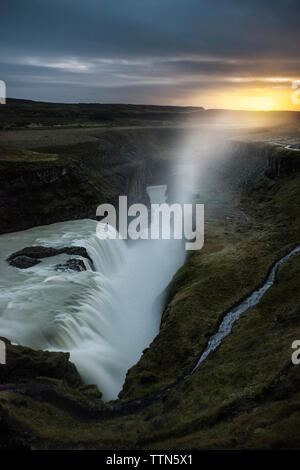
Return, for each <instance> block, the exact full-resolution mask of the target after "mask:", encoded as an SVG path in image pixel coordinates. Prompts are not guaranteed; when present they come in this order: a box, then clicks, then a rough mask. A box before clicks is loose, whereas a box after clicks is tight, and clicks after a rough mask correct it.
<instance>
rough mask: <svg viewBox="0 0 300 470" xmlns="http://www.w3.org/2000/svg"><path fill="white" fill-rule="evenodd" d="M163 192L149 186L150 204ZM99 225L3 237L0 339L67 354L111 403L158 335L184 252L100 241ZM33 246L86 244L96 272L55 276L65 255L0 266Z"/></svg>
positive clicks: (65, 225) (164, 244)
mask: <svg viewBox="0 0 300 470" xmlns="http://www.w3.org/2000/svg"><path fill="white" fill-rule="evenodd" d="M165 192H166V187H165V186H157V187H152V188H151V187H150V188H148V194H149V196H150V198H151V200H152V202H155V203H157V202H164V201H165ZM96 225H97V223H96V222H95V221H93V220H89V219H84V220H76V221H68V222H62V223H56V224H51V225H47V226H42V227H35V228H33V229H29V230H25V231H22V232H16V233H10V234H5V235H1V236H0V259H1V261H0V276H1V277H0V279H1V280H0V288H1V291H0V336H4V337H7V338H9V339H11V340H12V341H13V342H15V343H18V344H22V345H25V346H29V347H32V348H35V349H44V350H50V351H68V352H70V355H71V360H72V361H73V362H74V363H75V364H76V366H77V369H78V371H79V373H80V374H81V376H82V378H83V379H84V381H85V382H86V383H96V384H97V385H98V387H99V389H100V390H101V391H102V393H103V397H104V399H105V400H110V399H114V398H116V397H117V395H118V393H119V391H120V390H121V388H122V384H123V382H124V379H125V375H126V372H127V370H128V368H130V367H131V366H132V365H133V364H135V363H136V362H137V361H138V359H139V357H140V355H141V353H142V351H143V349H145V348H146V347H147V346H148V345H149V344H150V343H151V341H152V340H153V338H154V337H155V336H156V334H157V333H158V331H159V325H160V318H161V313H162V308H163V300H162V296H161V294H162V292H163V290H164V289H165V288H166V286H167V285H168V283H169V282H170V280H171V278H172V276H173V274H174V273H175V272H176V270H177V269H178V268H179V267H180V265H181V264H182V263H183V262H184V256H185V255H184V250H183V245H182V243H181V241H180V240H137V241H132V242H131V243H127V242H126V241H125V240H121V239H117V240H113V239H105V240H103V239H101V238H100V237H99V236H97V235H96ZM109 230H113V229H112V228H109ZM33 245H45V246H56V247H61V246H71V245H78V246H85V247H86V249H87V251H88V253H89V255H90V256H91V258H92V259H93V262H94V265H95V269H96V271H92V270H91V268H90V267H89V266H88V263H86V266H87V267H88V270H87V271H82V272H58V271H56V270H55V269H54V267H55V265H56V264H58V263H61V262H62V261H65V260H66V259H68V258H72V256H68V255H59V256H55V257H51V258H44V259H43V260H42V262H41V263H40V264H38V265H36V266H33V267H31V268H28V269H25V270H20V269H18V268H14V267H12V266H9V265H8V263H7V262H6V261H5V259H6V258H7V256H8V255H10V254H11V253H13V252H15V251H17V250H20V249H22V248H24V247H26V246H33ZM73 258H74V256H73ZM76 258H77V256H76Z"/></svg>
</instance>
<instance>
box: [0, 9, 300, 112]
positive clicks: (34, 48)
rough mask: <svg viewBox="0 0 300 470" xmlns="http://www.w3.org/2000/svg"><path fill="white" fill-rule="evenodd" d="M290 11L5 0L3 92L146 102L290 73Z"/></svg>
mask: <svg viewBox="0 0 300 470" xmlns="http://www.w3.org/2000/svg"><path fill="white" fill-rule="evenodd" d="M299 13H300V3H299V1H298V0H285V1H284V0H281V1H279V0H274V1H272V0H269V1H253V0H251V1H250V0H249V1H248V0H247V1H242V0H224V1H217V0H210V1H208V0H206V1H201V0H110V1H108V0H102V1H101V0H85V1H83V0H43V1H41V0H27V1H26V2H25V1H24V0H10V1H9V2H5V4H3V5H2V6H1V31H0V53H1V58H2V59H1V72H0V74H1V76H0V78H1V79H4V80H5V81H6V82H7V88H8V94H9V95H10V96H18V97H27V98H33V99H34V98H37V99H44V100H47V99H48V100H58V99H60V100H63V101H83V100H86V99H88V100H89V101H98V100H101V101H114V102H117V101H119V102H120V101H123V102H124V101H126V102H128V101H132V102H142V101H144V102H154V103H155V102H156V103H157V102H162V101H164V102H165V103H167V102H172V103H173V101H174V100H175V99H176V96H179V97H182V99H184V97H185V96H186V95H187V93H189V92H192V91H195V90H197V89H199V92H200V91H201V90H202V91H203V90H205V89H206V88H210V87H211V86H212V84H213V86H216V83H217V84H218V86H222V87H225V88H226V87H228V84H231V86H233V85H234V86H245V83H247V80H258V81H259V80H260V79H261V78H262V77H274V76H283V77H292V78H297V77H299V75H300V70H299V69H300V67H299V65H298V56H299V45H300V33H299V26H298V22H299ZM232 79H233V80H232ZM238 79H241V81H240V82H239V81H238ZM237 83H239V85H237ZM264 86H265V85H264ZM34 90H36V93H35V91H34ZM76 90H77V91H76Z"/></svg>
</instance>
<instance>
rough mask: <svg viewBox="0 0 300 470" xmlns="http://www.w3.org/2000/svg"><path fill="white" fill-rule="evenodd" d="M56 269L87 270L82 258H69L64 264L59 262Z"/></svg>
mask: <svg viewBox="0 0 300 470" xmlns="http://www.w3.org/2000/svg"><path fill="white" fill-rule="evenodd" d="M55 269H56V271H70V270H71V271H86V267H85V265H84V262H83V261H82V260H81V259H75V258H72V259H68V260H67V261H66V262H65V263H63V264H57V265H56V266H55Z"/></svg>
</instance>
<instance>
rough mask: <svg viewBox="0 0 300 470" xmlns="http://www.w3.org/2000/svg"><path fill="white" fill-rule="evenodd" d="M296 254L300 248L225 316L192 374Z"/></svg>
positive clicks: (258, 299)
mask: <svg viewBox="0 0 300 470" xmlns="http://www.w3.org/2000/svg"><path fill="white" fill-rule="evenodd" d="M296 253H300V246H297V247H296V248H294V249H293V250H292V251H290V252H289V253H288V254H287V255H285V256H283V257H282V258H281V259H280V260H278V261H277V262H276V263H275V264H274V266H273V267H272V269H271V271H270V273H269V275H268V278H267V280H266V282H265V283H264V284H263V286H262V287H260V288H259V289H257V290H255V291H254V292H252V294H250V295H249V296H248V297H247V298H246V299H245V300H244V301H243V302H241V303H240V304H238V305H237V306H236V307H234V308H233V309H232V310H230V312H228V313H227V314H226V315H225V317H224V318H223V321H222V323H221V325H220V327H219V330H218V332H217V333H216V334H214V335H213V336H212V337H211V338H210V339H209V341H208V344H207V347H206V349H205V351H204V352H203V354H202V355H201V356H200V359H199V361H198V362H197V364H196V365H195V367H194V368H193V370H192V372H191V373H193V372H194V371H195V370H196V369H197V368H198V367H199V365H200V364H201V363H202V362H203V361H205V359H206V358H207V357H208V356H209V355H210V353H212V352H213V351H215V350H216V349H217V348H218V347H219V346H220V344H221V343H222V341H223V339H224V338H225V337H226V336H227V335H229V333H230V332H231V330H232V327H233V325H234V323H235V322H236V321H237V320H238V319H239V318H240V316H241V315H242V314H243V313H245V312H246V311H247V310H248V309H249V308H251V307H254V306H255V305H257V304H258V303H259V302H260V300H261V298H262V296H263V295H264V294H265V293H266V292H267V290H269V289H270V287H271V286H272V285H273V284H274V281H275V277H276V272H277V269H278V267H279V266H280V265H281V264H282V263H284V262H285V261H287V260H288V259H290V258H291V257H292V256H294V255H295V254H296Z"/></svg>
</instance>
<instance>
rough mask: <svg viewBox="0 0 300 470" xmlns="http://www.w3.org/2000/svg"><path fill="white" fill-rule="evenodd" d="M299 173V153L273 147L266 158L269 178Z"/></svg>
mask: <svg viewBox="0 0 300 470" xmlns="http://www.w3.org/2000/svg"><path fill="white" fill-rule="evenodd" d="M297 171H300V153H299V152H298V151H295V150H290V149H287V148H282V147H273V148H272V151H270V152H269V156H268V171H267V174H268V175H269V176H270V177H275V178H276V177H278V176H283V175H288V174H290V173H294V172H297Z"/></svg>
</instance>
